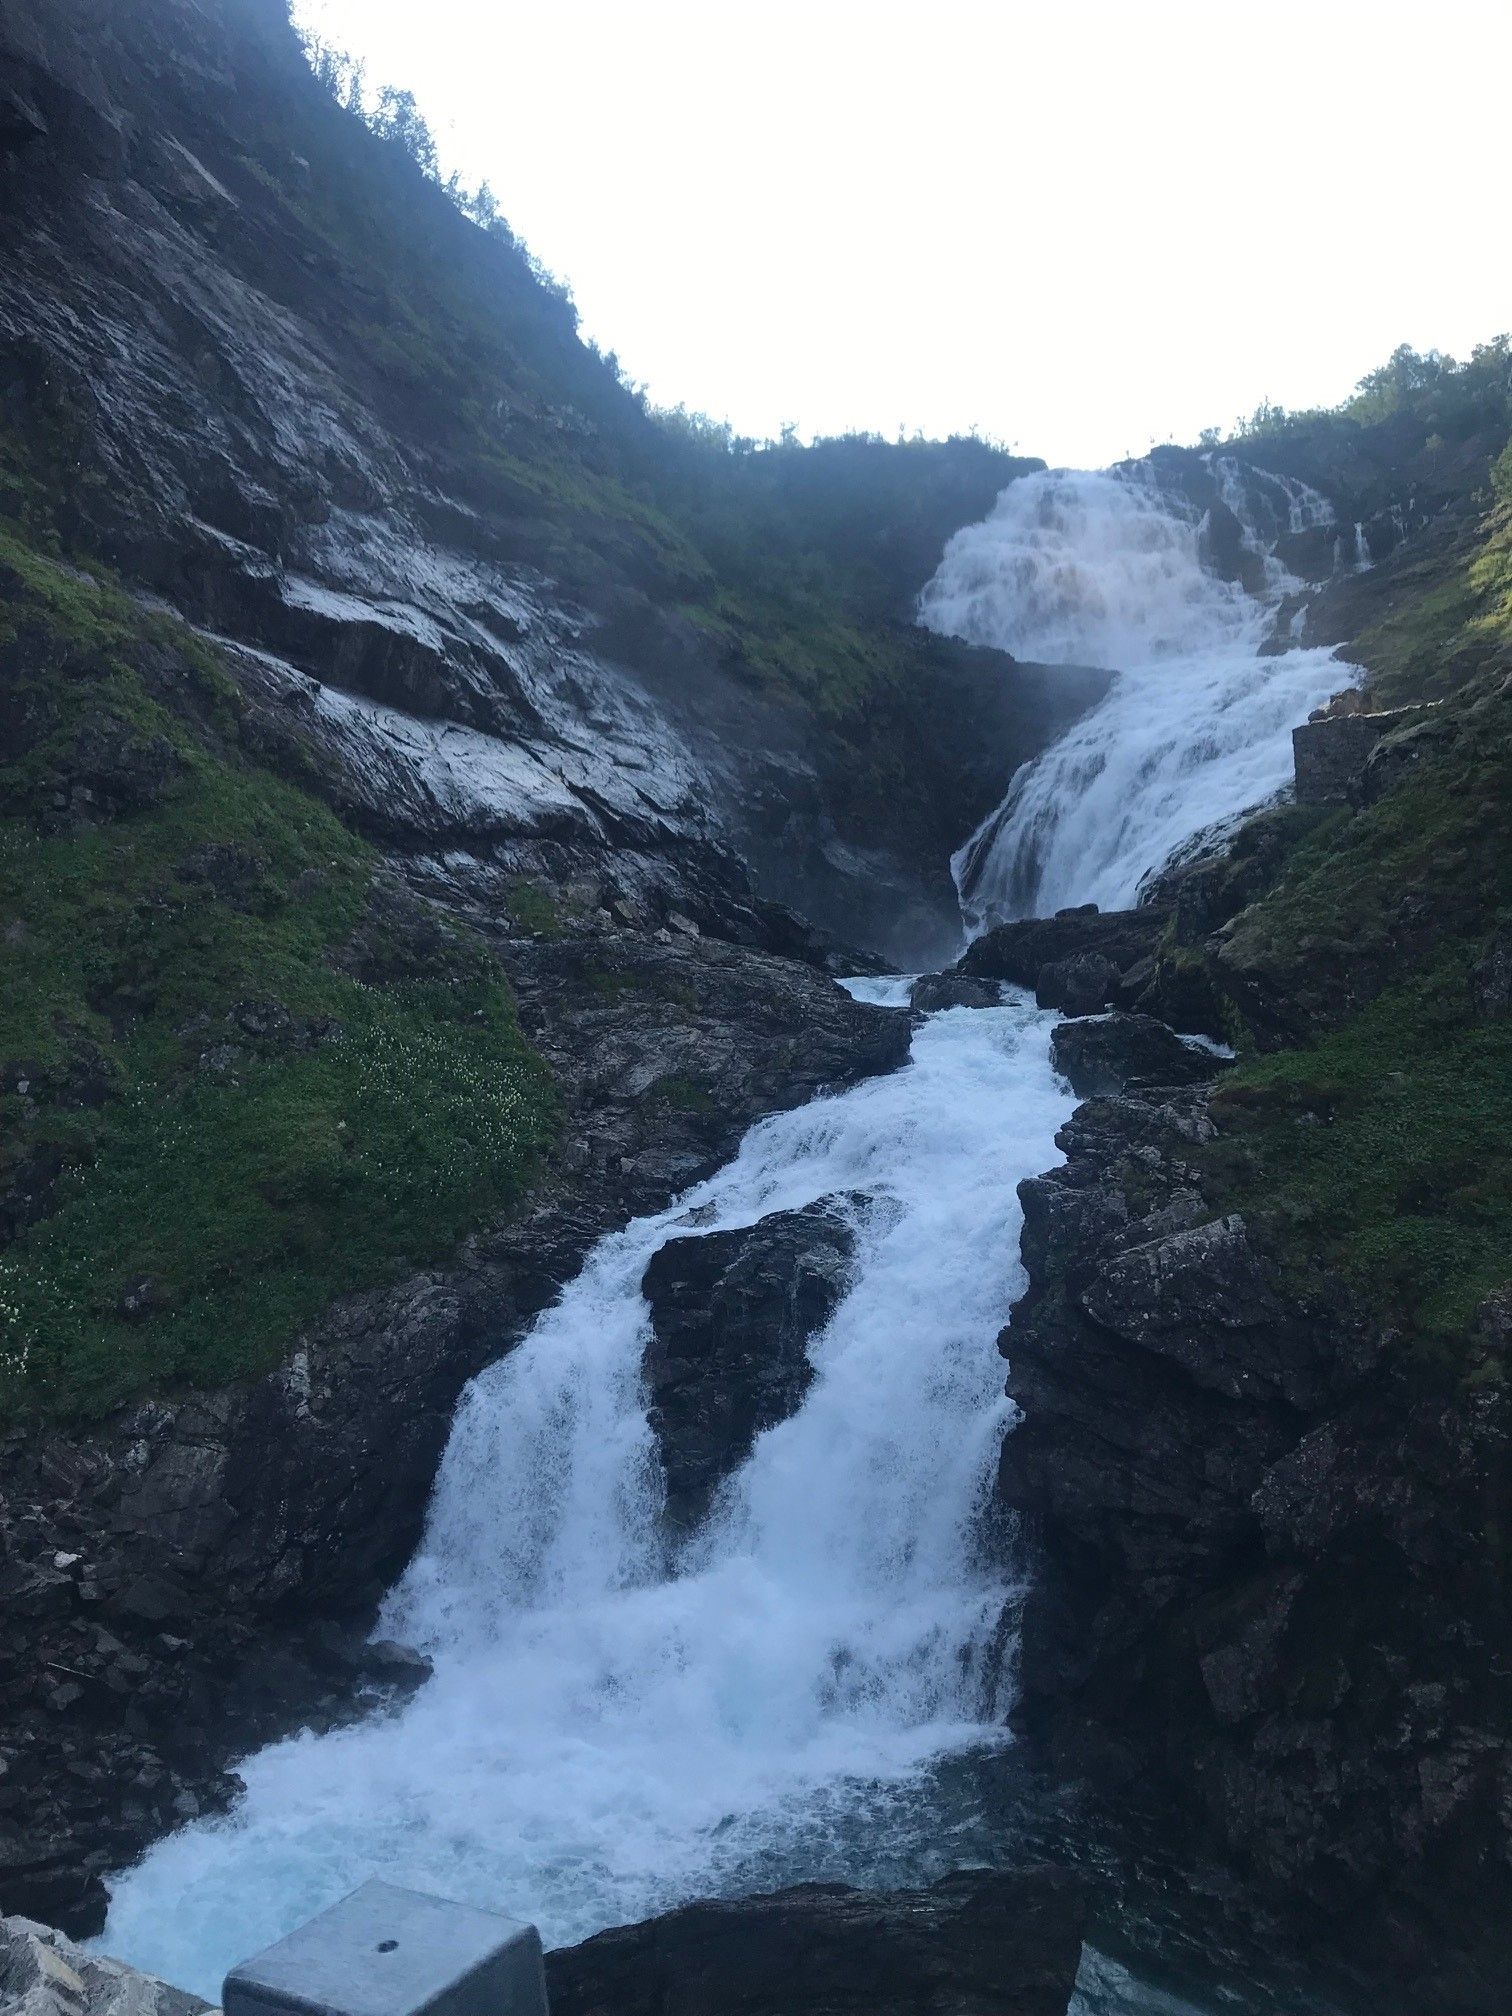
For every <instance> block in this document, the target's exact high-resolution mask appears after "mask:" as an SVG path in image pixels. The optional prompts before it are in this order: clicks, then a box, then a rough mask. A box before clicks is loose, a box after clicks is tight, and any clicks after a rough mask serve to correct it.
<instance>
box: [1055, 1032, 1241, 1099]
mask: <svg viewBox="0 0 1512 2016" xmlns="http://www.w3.org/2000/svg"><path fill="white" fill-rule="evenodd" d="M1050 1056H1051V1060H1052V1062H1053V1063H1054V1065H1055V1068H1056V1070H1057V1071H1059V1072H1060V1074H1061V1076H1062V1077H1063V1078H1064V1079H1065V1080H1066V1081H1067V1083H1068V1084H1069V1085H1070V1087H1071V1090H1072V1091H1073V1092H1075V1093H1077V1094H1078V1095H1079V1096H1080V1097H1081V1098H1083V1099H1091V1098H1096V1097H1097V1096H1098V1095H1100V1094H1102V1093H1105V1092H1121V1091H1122V1090H1123V1088H1124V1087H1125V1086H1126V1085H1198V1084H1201V1083H1202V1082H1203V1081H1204V1080H1205V1079H1208V1078H1214V1077H1216V1076H1217V1074H1218V1073H1219V1072H1220V1071H1221V1070H1222V1069H1223V1065H1224V1060H1223V1058H1221V1057H1219V1056H1217V1055H1216V1054H1215V1053H1214V1052H1213V1051H1211V1050H1209V1049H1206V1048H1204V1047H1202V1046H1201V1045H1199V1044H1197V1043H1193V1042H1190V1041H1183V1039H1182V1038H1181V1037H1180V1036H1177V1035H1176V1034H1175V1033H1174V1032H1173V1031H1172V1030H1170V1029H1169V1028H1167V1026H1166V1024H1165V1023H1164V1022H1160V1021H1157V1020H1156V1018H1155V1017H1154V1016H1153V1015H1125V1014H1119V1013H1115V1014H1111V1015H1098V1016H1093V1017H1089V1018H1086V1019H1083V1020H1079V1021H1070V1022H1058V1023H1057V1024H1056V1026H1055V1028H1054V1029H1053V1030H1052V1031H1051V1032H1050Z"/></svg>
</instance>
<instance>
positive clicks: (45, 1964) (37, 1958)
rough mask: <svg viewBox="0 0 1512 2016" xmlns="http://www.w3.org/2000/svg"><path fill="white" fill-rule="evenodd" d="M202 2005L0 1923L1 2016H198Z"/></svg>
mask: <svg viewBox="0 0 1512 2016" xmlns="http://www.w3.org/2000/svg"><path fill="white" fill-rule="evenodd" d="M209 2007H210V2005H209V2003H208V2002H202V2001H201V2000H200V1999H199V1997H198V1996H197V1995H188V1994H185V1992H184V1991H183V1989H181V1988H170V1987H169V1986H168V1985H167V1983H166V1982H163V1981H158V1980H155V1979H154V1978H153V1976H152V1975H150V1974H139V1973H138V1972H137V1971H136V1969H135V1968H134V1967H127V1966H125V1965H124V1964H123V1963H122V1962H121V1961H119V1960H107V1959H104V1958H102V1957H101V1956H100V1955H98V1954H94V1953H84V1952H81V1951H80V1949H79V1948H78V1947H77V1946H75V1945H74V1944H73V1943H72V1942H71V1941H70V1940H68V1939H65V1938H64V1936H63V1934H62V1933H61V1932H54V1931H53V1930H52V1929H51V1927H49V1926H46V1925H38V1924H35V1923H34V1922H33V1921H32V1920H31V1919H29V1918H0V2009H4V2010H5V2011H6V2016H199V2011H201V2010H208V2009H209Z"/></svg>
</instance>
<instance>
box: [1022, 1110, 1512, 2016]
mask: <svg viewBox="0 0 1512 2016" xmlns="http://www.w3.org/2000/svg"><path fill="white" fill-rule="evenodd" d="M1214 1133H1215V1128H1214V1121H1213V1118H1212V1116H1211V1114H1210V1111H1209V1092H1208V1090H1207V1089H1206V1088H1204V1087H1202V1086H1189V1087H1185V1088H1182V1089H1179V1090H1170V1091H1162V1092H1156V1091H1148V1092H1132V1091H1130V1092H1126V1093H1124V1094H1123V1095H1121V1096H1118V1097H1112V1098H1104V1099H1095V1100H1093V1101H1092V1102H1091V1103H1089V1104H1087V1105H1084V1106H1082V1107H1080V1108H1079V1109H1078V1110H1077V1112H1076V1114H1075V1115H1074V1117H1073V1119H1072V1120H1071V1121H1070V1122H1069V1123H1068V1125H1067V1126H1066V1128H1065V1129H1064V1130H1063V1132H1062V1135H1061V1137H1060V1138H1061V1143H1062V1145H1063V1147H1064V1148H1065V1150H1066V1155H1067V1160H1066V1162H1065V1164H1064V1166H1063V1167H1062V1168H1060V1169H1057V1170H1054V1171H1052V1172H1051V1173H1050V1174H1049V1175H1046V1176H1043V1177H1039V1178H1036V1179H1033V1180H1032V1181H1030V1182H1028V1183H1026V1184H1024V1185H1023V1186H1022V1190H1021V1194H1022V1197H1023V1201H1024V1210H1025V1230H1024V1258H1025V1262H1026V1265H1027V1268H1028V1272H1029V1280H1030V1286H1029V1290H1028V1293H1027V1294H1026V1295H1025V1297H1024V1299H1023V1300H1022V1302H1021V1303H1020V1304H1019V1305H1018V1306H1017V1307H1016V1309H1015V1311H1014V1313H1013V1316H1012V1319H1011V1321H1010V1324H1009V1327H1008V1329H1007V1330H1006V1331H1005V1333H1004V1336H1003V1349H1004V1351H1005V1353H1006V1355H1007V1358H1008V1361H1009V1368H1010V1372H1009V1388H1010V1391H1011V1392H1012V1393H1013V1395H1014V1397H1015V1398H1016V1400H1017V1401H1018V1402H1019V1404H1020V1406H1021V1407H1022V1408H1023V1412H1024V1418H1023V1420H1022V1422H1021V1423H1020V1424H1019V1426H1018V1428H1017V1429H1016V1430H1015V1432H1014V1433H1013V1434H1011V1435H1010V1436H1009V1437H1008V1439H1007V1441H1006V1442H1005V1444H1004V1448H1003V1456H1002V1464H1001V1474H1000V1480H999V1491H1000V1497H1001V1501H1002V1503H1003V1504H1004V1505H1005V1506H1006V1507H1007V1508H1009V1509H1011V1511H1012V1512H1014V1513H1015V1514H1017V1515H1018V1516H1019V1517H1020V1518H1021V1519H1023V1520H1024V1521H1025V1522H1026V1526H1027V1530H1028V1532H1029V1533H1030V1534H1031V1536H1032V1541H1033V1547H1034V1554H1035V1562H1036V1567H1035V1580H1034V1584H1033V1587H1032V1589H1031V1593H1030V1595H1029V1597H1028V1599H1027V1602H1026V1604H1025V1608H1024V1614H1023V1641H1022V1655H1021V1683H1022V1698H1021V1703H1020V1708H1019V1719H1020V1722H1021V1725H1022V1726H1023V1728H1024V1730H1025V1731H1026V1733H1028V1734H1029V1735H1030V1736H1031V1737H1032V1739H1033V1742H1034V1744H1035V1745H1036V1746H1038V1748H1039V1754H1041V1755H1043V1756H1045V1757H1046V1758H1047V1759H1048V1760H1050V1768H1051V1769H1052V1770H1053V1771H1054V1772H1055V1773H1056V1775H1057V1776H1066V1775H1070V1776H1085V1777H1087V1778H1089V1779H1090V1780H1091V1781H1092V1782H1093V1783H1095V1784H1097V1785H1098V1786H1100V1787H1101V1788H1102V1792H1103V1795H1104V1796H1105V1797H1108V1798H1111V1799H1113V1800H1115V1801H1117V1800H1118V1799H1120V1798H1123V1797H1125V1796H1127V1795H1128V1794H1129V1793H1131V1792H1132V1791H1133V1790H1134V1789H1135V1788H1138V1790H1139V1792H1140V1794H1141V1796H1145V1797H1148V1796H1149V1794H1150V1793H1151V1791H1152V1790H1155V1789H1158V1790H1160V1791H1161V1792H1162V1793H1163V1795H1164V1796H1165V1797H1166V1798H1168V1799H1169V1800H1170V1801H1171V1802H1172V1805H1173V1808H1174V1816H1175V1817H1173V1818H1172V1819H1171V1820H1170V1821H1168V1822H1161V1823H1160V1824H1161V1826H1162V1827H1163V1828H1165V1827H1168V1828H1169V1830H1170V1832H1169V1835H1168V1837H1167V1838H1169V1839H1171V1840H1173V1841H1177V1840H1180V1839H1181V1835H1182V1829H1183V1826H1184V1827H1185V1828H1186V1830H1187V1837H1188V1840H1189V1842H1190V1843H1191V1844H1192V1845H1191V1852H1193V1853H1196V1852H1198V1845H1197V1844H1200V1843H1211V1842H1212V1841H1214V1840H1216V1841H1217V1842H1218V1843H1219V1844H1220V1846H1221V1848H1222V1850H1223V1852H1224V1853H1225V1854H1226V1855H1228V1856H1229V1857H1231V1858H1232V1859H1233V1860H1234V1861H1236V1862H1238V1863H1239V1864H1240V1865H1241V1866H1242V1867H1243V1868H1244V1869H1245V1870H1246V1872H1247V1875H1248V1878H1249V1880H1250V1883H1251V1885H1252V1887H1253V1890H1254V1892H1255V1894H1256V1895H1257V1896H1258V1897H1263V1898H1269V1899H1271V1900H1278V1899H1279V1900H1284V1903H1285V1905H1286V1907H1287V1908H1288V1910H1289V1911H1291V1912H1292V1913H1293V1914H1294V1919H1295V1917H1296V1916H1298V1915H1300V1916H1301V1917H1302V1919H1303V1920H1304V1921H1306V1922H1308V1923H1309V1924H1310V1926H1311V1928H1312V1930H1313V1931H1314V1932H1316V1933H1317V1936H1318V1937H1319V1938H1320V1939H1321V1940H1323V1942H1324V1943H1325V1944H1327V1945H1329V1946H1330V1947H1331V1948H1333V1949H1334V1950H1335V1951H1337V1950H1338V1949H1340V1948H1343V1949H1346V1950H1348V1951H1350V1952H1351V1953H1352V1954H1353V1956H1354V1958H1355V1959H1356V1961H1357V1962H1358V1963H1359V1964H1360V1966H1361V1967H1362V1969H1364V1970H1367V1971H1369V1972H1370V1973H1371V1974H1372V1975H1373V1976H1374V1977H1375V1978H1376V1981H1377V1984H1378V1987H1377V1992H1378V1996H1379V1998H1380V1999H1378V2001H1377V2003H1376V2006H1378V2007H1381V2008H1383V2009H1387V2008H1390V2009H1396V2008H1399V2007H1406V2008H1416V2009H1421V2008H1424V2007H1433V2008H1435V2009H1440V2010H1444V2011H1446V2012H1448V2011H1451V2010H1454V2011H1465V2012H1470V2011H1483V2010H1484V2009H1486V2008H1489V2007H1491V2006H1493V2004H1494V2001H1495V1992H1494V1989H1493V1986H1492V1984H1493V1983H1494V1981H1495V1980H1496V1978H1497V1970H1498V1968H1501V1967H1504V1966H1505V1963H1506V1954H1505V1951H1504V1950H1503V1947H1502V1943H1501V1942H1502V1934H1503V1932H1504V1930H1505V1926H1506V1924H1507V1923H1508V1922H1509V1920H1508V1918H1507V1916H1506V1905H1507V1901H1508V1900H1509V1899H1512V1836H1509V1827H1508V1812H1509V1807H1508V1804H1507V1801H1508V1793H1509V1788H1512V1755H1509V1751H1508V1746H1507V1741H1506V1732H1507V1728H1508V1726H1509V1710H1512V1698H1509V1692H1508V1680H1507V1674H1508V1671H1509V1670H1512V1669H1509V1653H1512V1614H1509V1607H1508V1604H1507V1598H1506V1582H1505V1567H1504V1563H1503V1561H1502V1559H1501V1555H1500V1540H1499V1538H1498V1537H1497V1536H1499V1535H1500V1533H1501V1532H1502V1531H1504V1530H1505V1526H1504V1522H1505V1520H1506V1519H1507V1517H1508V1514H1509V1511H1512V1500H1509V1490H1508V1479H1509V1476H1512V1468H1509V1462H1508V1459H1509V1455H1512V1409H1509V1405H1508V1401H1507V1395H1506V1389H1505V1387H1504V1386H1503V1385H1502V1384H1501V1382H1500V1381H1499V1379H1497V1378H1495V1377H1492V1376H1489V1374H1490V1372H1491V1370H1492V1369H1493V1368H1492V1360H1491V1356H1490V1355H1489V1343H1488V1346H1487V1355H1486V1357H1485V1358H1484V1360H1483V1361H1481V1362H1483V1363H1484V1365H1485V1368H1486V1373H1487V1375H1488V1376H1479V1375H1478V1374H1477V1370H1476V1364H1477V1362H1478V1361H1477V1360H1476V1358H1475V1354H1474V1351H1473V1350H1472V1354H1471V1362H1469V1363H1468V1364H1463V1365H1460V1366H1458V1367H1449V1366H1442V1367H1436V1368H1435V1367H1430V1366H1428V1365H1425V1364H1423V1363H1422V1362H1421V1361H1414V1360H1412V1359H1410V1358H1408V1357H1407V1356H1406V1355H1405V1354H1403V1353H1402V1352H1401V1350H1400V1347H1399V1346H1397V1345H1396V1344H1395V1343H1394V1340H1393V1339H1392V1338H1391V1336H1390V1335H1389V1334H1388V1332H1387V1331H1386V1330H1385V1328H1384V1327H1383V1325H1382V1324H1381V1322H1380V1321H1379V1320H1378V1319H1376V1318H1374V1317H1372V1316H1370V1315H1369V1314H1368V1313H1367V1312H1365V1311H1364V1310H1362V1309H1361V1308H1360V1307H1358V1306H1357V1305H1356V1303H1355V1302H1354V1300H1353V1298H1352V1297H1351V1295H1350V1294H1349V1292H1348V1291H1347V1290H1346V1288H1345V1287H1344V1285H1343V1284H1342V1283H1341V1282H1339V1281H1337V1280H1336V1279H1333V1278H1332V1277H1330V1276H1328V1275H1327V1274H1326V1273H1321V1272H1319V1271H1318V1270H1316V1269H1312V1268H1306V1267H1299V1265H1298V1264H1297V1261H1296V1258H1295V1256H1288V1255H1287V1254H1286V1253H1284V1252H1280V1251H1275V1252H1273V1251H1272V1249H1271V1247H1270V1245H1269V1243H1268V1239H1267V1237H1266V1236H1262V1235H1261V1234H1259V1233H1257V1232H1256V1231H1255V1230H1253V1229H1252V1228H1251V1226H1250V1225H1249V1224H1247V1223H1246V1221H1245V1219H1244V1218H1243V1217H1242V1216H1240V1215H1238V1214H1235V1213H1233V1212H1224V1211H1221V1210H1219V1209H1217V1208H1216V1207H1215V1204H1214V1202H1213V1201H1212V1197H1211V1195H1210V1190H1211V1187H1212V1173H1211V1169H1212V1165H1211V1163H1210V1161H1209V1159H1208V1152H1207V1151H1208V1144H1209V1143H1210V1142H1211V1141H1212V1140H1213V1138H1214ZM1501 1320H1502V1319H1501V1317H1500V1316H1499V1314H1498V1313H1497V1311H1496V1310H1494V1309H1488V1311H1487V1312H1486V1314H1485V1316H1484V1318H1483V1324H1488V1325H1493V1326H1494V1325H1495V1324H1496V1323H1497V1322H1499V1321H1501ZM1487 1334H1488V1338H1489V1332H1488V1333H1487ZM1498 1926H1499V1927H1500V1928H1501V1930H1500V1931H1499V1930H1498V1929H1497V1928H1498ZM1382 1976H1390V1977H1392V1978H1391V1979H1390V1980H1388V1981H1386V1982H1385V1983H1384V1984H1382V1982H1381V1977H1382Z"/></svg>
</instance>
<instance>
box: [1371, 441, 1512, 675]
mask: <svg viewBox="0 0 1512 2016" xmlns="http://www.w3.org/2000/svg"><path fill="white" fill-rule="evenodd" d="M1492 475H1493V481H1494V482H1495V484H1496V486H1497V489H1498V491H1499V494H1500V495H1501V497H1502V498H1503V499H1504V501H1503V502H1501V503H1499V504H1498V506H1497V508H1496V509H1495V510H1493V511H1492V512H1491V513H1490V514H1489V516H1488V517H1487V518H1486V520H1485V521H1484V522H1483V523H1482V524H1480V525H1476V526H1474V527H1472V528H1470V529H1469V530H1467V531H1465V532H1462V533H1461V535H1460V536H1459V537H1458V538H1457V539H1456V541H1455V543H1454V545H1453V546H1452V548H1451V549H1450V550H1449V551H1448V552H1447V553H1445V552H1443V551H1441V550H1439V549H1438V548H1437V547H1434V548H1430V550H1429V551H1428V552H1427V553H1426V554H1425V555H1424V556H1423V557H1422V558H1421V559H1420V560H1418V561H1417V562H1416V563H1415V564H1414V565H1413V567H1412V568H1411V569H1409V570H1408V571H1407V572H1406V573H1405V575H1404V577H1403V579H1402V581H1401V583H1400V586H1399V589H1398V596H1399V600H1398V604H1397V606H1396V607H1395V608H1394V609H1393V610H1392V611H1391V612H1390V613H1389V614H1388V615H1386V616H1383V617H1382V618H1381V619H1380V621H1379V622H1377V623H1374V624H1372V625H1371V627H1370V628H1369V629H1368V630H1365V631H1364V632H1362V634H1361V635H1360V636H1359V638H1357V639H1356V641H1355V643H1354V644H1353V645H1352V646H1351V647H1350V648H1351V650H1352V651H1353V652H1354V653H1355V654H1356V655H1357V656H1358V657H1359V658H1360V660H1361V662H1362V663H1364V664H1366V665H1368V666H1369V667H1370V668H1371V692H1372V695H1373V697H1374V698H1375V699H1376V700H1378V701H1379V702H1380V703H1381V704H1383V705H1386V706H1398V705H1401V704H1403V703H1407V702H1412V701H1417V700H1441V699H1443V698H1444V697H1445V695H1446V694H1449V693H1453V692H1456V691H1458V689H1459V688H1460V687H1462V686H1464V685H1465V684H1466V683H1467V682H1468V681H1469V680H1471V679H1473V678H1475V677H1476V676H1477V674H1479V673H1480V672H1482V671H1483V670H1484V669H1485V668H1486V667H1488V666H1495V667H1499V668H1501V669H1503V670H1512V448H1508V449H1504V450H1503V451H1502V454H1501V457H1500V459H1499V461H1498V462H1497V463H1496V464H1495V465H1494V467H1493V471H1492Z"/></svg>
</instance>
